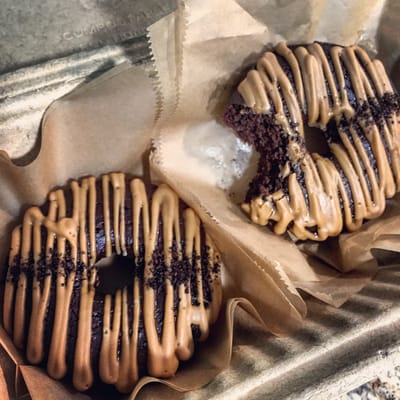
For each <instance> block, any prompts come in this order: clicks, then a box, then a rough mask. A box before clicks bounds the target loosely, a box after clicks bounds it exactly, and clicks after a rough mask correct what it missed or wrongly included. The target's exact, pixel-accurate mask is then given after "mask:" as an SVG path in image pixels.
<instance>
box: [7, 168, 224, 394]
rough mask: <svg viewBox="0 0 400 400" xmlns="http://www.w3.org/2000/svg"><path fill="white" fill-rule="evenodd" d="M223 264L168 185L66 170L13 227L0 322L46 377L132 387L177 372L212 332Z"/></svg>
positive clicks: (122, 388) (77, 385) (84, 387)
mask: <svg viewBox="0 0 400 400" xmlns="http://www.w3.org/2000/svg"><path fill="white" fill-rule="evenodd" d="M110 260H111V266H110V265H109V266H105V265H103V264H104V262H105V261H107V262H110ZM107 262H106V264H107ZM220 268H221V261H220V256H219V254H218V251H217V250H216V248H215V246H214V244H213V242H212V240H211V238H210V237H209V235H208V234H207V233H206V232H205V230H204V227H203V225H202V223H201V221H200V220H199V218H198V217H197V215H196V214H195V212H194V211H193V210H192V209H191V208H189V207H188V206H186V205H185V204H184V203H183V202H182V201H181V200H179V198H178V196H177V195H176V194H175V193H174V192H173V191H172V190H171V189H170V188H169V187H168V186H166V185H160V186H158V187H153V186H151V187H150V186H146V185H145V184H144V183H143V182H142V181H141V180H140V179H133V180H128V178H127V177H126V176H125V175H124V174H123V173H110V174H105V175H103V176H102V177H101V179H99V180H96V179H95V177H86V178H83V179H82V180H80V181H76V180H73V181H71V182H70V185H69V188H65V189H57V190H54V191H52V192H51V193H50V194H49V197H48V201H47V203H46V204H45V205H44V206H42V207H31V208H29V209H28V210H27V211H26V212H25V214H24V216H23V222H22V224H21V225H19V226H17V227H16V228H15V229H14V230H13V232H12V239H11V250H10V254H9V267H8V272H7V278H6V284H5V292H4V303H3V325H4V327H5V329H6V331H7V332H8V334H9V335H10V336H11V338H12V339H13V342H14V343H15V345H16V346H17V347H18V348H20V349H23V350H24V351H25V354H26V357H27V359H28V361H29V362H30V363H32V364H39V365H43V366H45V367H46V369H47V372H48V374H49V375H50V376H51V377H53V378H55V379H63V378H64V377H67V378H69V379H71V380H72V383H73V386H74V387H75V388H76V389H77V390H80V391H85V390H87V389H89V388H90V387H92V386H93V385H95V384H96V382H103V383H105V384H110V385H114V386H115V387H116V388H117V390H119V391H120V392H129V391H131V390H132V389H133V387H134V385H135V383H136V382H137V381H138V379H139V378H140V377H141V376H143V375H145V374H148V375H151V376H155V377H163V378H166V377H171V376H173V375H174V374H175V372H176V370H177V368H178V364H179V362H180V361H181V360H187V359H189V358H190V357H191V355H192V354H193V351H194V346H195V343H196V342H198V341H203V340H204V339H206V338H207V336H208V333H209V328H210V325H211V324H212V323H213V322H215V320H216V318H217V316H218V312H219V309H220V305H221V298H222V295H221V283H220ZM107 271H108V272H107ZM121 273H122V275H123V279H122V280H121V279H120V278H118V276H119V275H120V274H121ZM118 280H121V281H120V282H119V281H118Z"/></svg>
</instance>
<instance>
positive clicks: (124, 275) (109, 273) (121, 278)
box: [95, 254, 135, 295]
mask: <svg viewBox="0 0 400 400" xmlns="http://www.w3.org/2000/svg"><path fill="white" fill-rule="evenodd" d="M134 266H135V263H134V259H133V258H132V257H129V256H123V255H119V254H113V255H111V256H109V257H104V258H102V259H100V260H99V261H98V262H97V263H96V264H95V268H97V276H98V284H97V286H96V291H97V292H99V293H102V294H111V295H113V294H115V293H116V291H117V290H119V289H123V288H124V287H126V286H129V285H130V284H132V281H133V276H134V273H135V268H134Z"/></svg>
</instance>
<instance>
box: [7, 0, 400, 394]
mask: <svg viewBox="0 0 400 400" xmlns="http://www.w3.org/2000/svg"><path fill="white" fill-rule="evenodd" d="M395 8H396V4H395V1H383V0H368V1H361V0H358V1H353V2H351V4H347V2H343V3H338V2H335V1H316V0H315V1H312V0H295V1H284V0H275V1H270V2H267V3H266V4H265V2H264V1H261V0H250V1H249V0H247V1H245V0H241V1H237V2H236V1H234V0H220V1H218V2H216V1H211V0H204V1H201V2H198V1H194V0H193V1H185V2H183V1H179V4H178V9H177V11H176V12H175V13H172V14H170V15H168V16H166V17H165V18H163V19H161V20H160V21H158V22H156V23H155V24H154V25H153V26H151V27H150V29H149V39H150V44H151V50H152V61H153V67H154V69H155V72H156V74H155V76H156V79H149V77H148V74H147V73H146V72H145V71H144V70H143V69H142V68H139V67H130V66H126V65H123V66H120V67H117V68H115V69H113V70H111V71H109V72H108V73H106V74H104V75H103V76H101V77H100V78H98V79H95V80H93V81H92V82H91V83H89V84H87V85H84V86H82V87H81V88H80V89H78V90H76V91H74V92H73V93H71V94H70V95H69V96H66V97H65V98H63V99H61V100H60V101H58V102H56V103H54V104H53V105H52V106H51V107H50V109H49V110H48V112H47V113H46V115H45V117H44V120H43V126H42V140H41V149H40V152H39V155H38V157H37V158H36V159H35V160H34V161H33V162H32V163H31V164H30V165H27V166H25V167H17V166H15V165H13V164H12V162H11V161H10V160H9V159H8V157H7V156H6V154H4V153H1V158H0V163H1V168H0V181H1V182H2V191H1V193H0V262H1V261H2V260H4V259H5V258H6V255H7V249H8V237H9V231H10V228H11V227H12V226H13V225H14V223H15V220H16V219H17V218H18V216H19V215H21V213H22V212H23V210H24V209H25V207H26V206H27V205H30V204H40V203H42V202H43V201H44V200H45V196H46V194H47V193H48V191H49V190H50V189H51V188H52V187H54V186H56V185H63V184H65V182H66V181H68V179H70V178H73V177H74V178H75V177H80V176H82V175H87V174H93V175H99V174H101V173H103V172H108V171H110V170H122V171H124V172H128V173H131V174H134V175H139V176H145V178H148V169H147V163H148V153H149V149H150V147H151V139H152V138H155V142H154V145H153V151H152V153H151V159H150V167H151V172H152V177H153V179H156V180H163V181H166V182H167V183H169V184H170V185H171V186H172V187H173V188H174V189H175V190H176V191H177V192H178V194H179V195H180V196H181V197H182V198H183V199H184V200H185V201H187V202H188V204H189V205H190V206H192V207H193V208H194V209H196V211H197V212H198V213H199V215H200V216H201V217H202V219H203V220H204V222H205V224H206V225H207V228H208V230H209V231H210V233H211V235H212V236H213V238H214V240H215V241H216V243H217V245H218V247H219V249H220V251H221V253H222V256H223V261H224V264H225V266H224V269H223V287H224V297H225V306H224V308H223V309H222V311H221V315H220V318H219V320H218V322H217V323H216V326H215V327H214V329H213V330H212V332H211V336H210V338H209V340H208V341H207V342H206V343H204V344H202V345H201V346H200V349H199V351H198V352H196V354H195V356H194V358H193V359H192V360H191V361H190V362H189V363H187V364H185V365H184V366H183V367H182V368H180V370H179V371H178V373H177V375H176V376H175V377H173V378H171V379H169V380H157V379H153V378H149V377H145V378H143V379H142V380H141V381H140V382H139V384H138V385H137V387H136V388H135V390H134V391H133V393H132V394H131V395H130V396H125V397H129V398H130V399H133V398H135V397H138V398H141V397H143V398H172V397H174V398H179V397H180V395H179V394H178V393H177V392H175V391H173V392H171V390H170V389H168V387H170V388H172V389H174V390H176V391H186V390H193V389H196V388H198V387H201V386H202V385H204V384H206V383H207V382H209V381H210V380H211V379H212V378H213V377H214V376H215V375H216V374H218V372H219V371H221V370H222V369H224V368H226V367H227V366H228V365H229V360H230V356H231V352H232V338H233V335H234V324H233V321H234V314H235V308H236V307H237V306H238V305H240V306H241V307H242V308H244V309H245V310H247V311H248V312H249V314H251V315H253V316H254V317H256V318H257V319H258V320H259V321H260V322H261V323H262V324H263V325H264V327H265V328H266V329H267V330H268V331H270V332H273V333H275V334H285V333H288V332H290V331H292V330H293V329H295V328H296V327H297V326H298V325H299V324H300V323H301V321H302V319H303V318H304V317H305V316H306V312H307V308H306V303H305V302H304V300H303V299H302V297H301V296H300V294H299V291H298V289H303V290H305V291H307V292H309V293H311V294H313V295H314V296H316V297H318V298H320V299H321V300H323V301H325V302H327V303H329V304H333V305H336V306H339V305H340V304H342V303H343V302H344V301H345V300H346V299H347V298H348V297H349V296H350V295H351V294H352V293H354V292H355V291H357V290H359V289H360V288H361V287H363V286H364V285H365V284H366V282H368V280H369V279H370V278H371V276H372V274H373V271H374V270H376V268H377V261H376V258H375V257H373V254H375V255H376V254H377V253H376V252H374V251H375V250H376V249H377V248H379V249H380V250H382V252H381V253H380V255H382V254H384V253H385V251H386V250H391V249H395V250H397V248H398V247H399V245H398V234H397V232H396V228H395V227H396V220H397V215H398V214H397V212H396V207H397V204H398V203H397V202H396V201H393V202H391V204H392V205H393V207H392V206H390V207H389V208H388V212H387V215H386V216H385V218H387V219H386V220H384V222H383V220H379V221H375V222H374V221H373V222H371V223H369V224H367V225H365V227H364V228H363V229H362V231H360V232H358V233H355V234H349V235H347V236H346V235H341V236H340V237H339V238H338V239H335V240H334V241H328V242H326V243H324V244H314V243H306V244H305V245H304V246H303V248H301V249H300V248H299V247H298V246H296V245H295V244H294V243H292V242H290V241H288V240H287V239H284V238H281V237H277V236H274V235H272V234H270V233H269V232H268V231H266V230H265V229H263V228H261V227H258V226H254V225H252V224H251V223H250V222H249V221H248V220H247V217H245V216H244V215H243V214H242V212H241V211H240V209H239V206H238V204H239V203H240V201H241V196H243V194H244V193H245V191H246V188H247V183H248V181H249V179H250V177H251V171H252V168H253V169H254V166H255V164H256V155H255V154H254V153H253V151H252V149H251V148H250V147H248V146H246V145H244V144H243V143H241V142H240V141H239V140H238V139H237V138H236V137H235V136H234V135H233V133H232V132H231V131H230V130H227V129H226V128H225V127H224V126H223V125H222V124H221V123H220V115H221V113H222V111H223V107H224V104H225V102H226V101H227V99H228V98H229V96H230V93H231V92H232V91H233V89H234V86H235V84H236V82H237V80H238V77H239V76H240V73H241V71H242V70H243V68H244V67H246V66H247V65H249V64H251V63H252V62H254V61H255V60H256V58H257V56H258V55H259V54H260V52H262V50H263V49H265V48H267V47H269V46H270V45H272V44H273V43H276V42H277V41H279V40H288V41H290V42H310V41H312V40H316V39H318V40H329V41H333V42H338V43H342V44H350V43H354V42H360V43H361V44H363V45H364V46H366V47H367V48H368V49H369V50H373V51H374V50H377V51H378V52H379V55H380V56H381V58H382V59H383V60H384V62H385V63H386V65H387V66H388V68H389V69H390V70H393V71H395V70H396V68H397V60H398V55H399V53H400V46H399V43H398V39H397V38H398V34H397V33H398V24H397V20H396V19H395V18H393V9H395ZM334 16H337V18H334ZM151 69H153V68H151ZM389 227H390V229H389ZM366 241H367V243H368V244H367V245H366ZM360 243H363V245H364V247H363V249H364V251H362V248H360V245H359V244H360ZM357 246H358V247H357ZM332 249H334V251H335V253H333V251H332ZM350 249H351V251H350ZM370 249H372V250H371V251H370ZM353 252H354V253H353ZM333 254H336V255H337V254H339V255H340V257H339V256H336V257H332V255H333ZM356 254H358V255H357V256H355V257H353V255H356ZM346 257H347V258H346ZM345 260H348V261H350V262H349V263H347V261H345ZM1 265H4V263H3V262H2V264H1ZM332 266H334V267H335V268H332ZM342 271H346V273H343V272H342ZM2 272H3V273H4V271H2ZM0 344H1V347H2V350H4V355H3V354H1V356H2V358H1V360H2V362H1V368H0V395H3V392H4V393H7V395H8V394H10V393H11V394H23V393H25V392H27V391H28V392H29V393H30V395H31V396H32V398H33V399H34V400H36V399H42V398H45V397H48V395H49V393H51V397H52V398H54V399H67V398H68V399H70V398H74V399H79V400H83V399H100V398H101V396H99V395H98V394H97V395H93V394H91V395H90V396H89V395H88V394H81V393H77V392H75V391H74V390H73V389H71V387H70V386H69V385H67V384H64V383H61V382H55V381H53V380H52V379H50V378H49V377H48V376H47V375H46V374H45V373H44V372H43V370H41V369H40V368H37V367H34V366H28V365H25V361H24V359H23V356H22V355H21V354H19V352H18V351H17V350H16V349H15V348H14V346H13V345H12V343H11V341H10V339H9V338H8V337H7V335H6V334H5V332H4V331H3V330H0ZM10 376H11V377H12V379H13V380H14V381H13V382H11V383H10ZM4 382H6V387H5V386H4ZM150 382H161V383H164V385H155V386H154V385H151V386H150V388H149V389H148V388H147V387H146V388H145V390H144V392H142V388H143V386H145V385H147V384H148V383H150ZM2 391H3V392H2ZM141 393H142V394H141ZM7 395H5V396H7ZM1 398H3V397H1ZM4 398H7V397H4ZM121 398H123V396H121Z"/></svg>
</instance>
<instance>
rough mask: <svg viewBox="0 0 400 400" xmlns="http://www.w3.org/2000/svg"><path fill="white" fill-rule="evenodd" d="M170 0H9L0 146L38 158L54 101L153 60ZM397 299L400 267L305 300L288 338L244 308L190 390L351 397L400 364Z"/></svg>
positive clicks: (240, 395)
mask: <svg viewBox="0 0 400 400" xmlns="http://www.w3.org/2000/svg"><path fill="white" fill-rule="evenodd" d="M173 3H174V1H161V0H158V1H157V0H154V1H148V2H146V1H132V0H129V1H127V0H122V1H119V2H118V1H112V0H110V1H108V2H106V1H103V0H71V1H69V2H58V1H54V0H47V1H43V0H41V1H39V0H18V1H17V2H14V1H12V0H3V2H2V12H0V26H1V28H0V127H1V129H0V148H2V149H6V150H7V151H8V153H9V154H10V156H11V157H12V158H15V159H16V160H17V162H18V163H20V164H24V163H26V162H28V161H29V160H30V159H32V157H34V155H35V152H36V151H37V148H38V146H35V143H36V144H37V141H38V129H39V125H40V120H41V118H42V115H43V112H44V110H45V109H46V108H47V107H48V105H49V104H50V103H51V102H52V101H53V100H55V99H56V98H59V97H61V96H63V95H64V94H66V93H68V92H70V91H71V90H72V89H74V88H75V87H77V86H78V85H79V84H81V83H83V82H85V81H88V80H90V79H91V78H93V77H94V76H96V75H98V74H99V73H101V72H102V71H105V70H107V69H109V68H111V67H112V66H114V65H117V64H119V63H121V62H125V61H128V62H133V63H143V62H147V61H148V60H149V54H148V47H147V42H146V38H145V36H144V33H145V27H146V26H147V25H148V24H150V23H151V22H153V21H155V20H156V19H158V18H160V17H161V16H162V15H165V14H167V13H168V12H170V11H172V10H173ZM57 7H58V9H57ZM146 7H147V8H146ZM49 15H52V17H51V18H50V17H49ZM126 21H130V22H129V23H130V24H132V23H133V22H132V21H135V22H134V27H133V28H132V25H131V26H128V25H127V23H126ZM38 25H39V26H38ZM121 41H123V42H124V43H122V44H121ZM27 149H28V150H29V151H28V153H27ZM399 300H400V268H399V267H397V268H392V269H386V270H382V271H380V273H379V274H378V276H377V278H376V279H375V280H374V281H372V282H371V283H370V284H369V285H368V287H366V288H365V289H363V290H362V291H361V292H360V293H359V294H357V295H355V296H353V297H352V298H351V299H350V300H349V301H348V302H347V303H346V304H345V305H344V306H342V307H341V308H339V309H335V308H333V307H329V306H326V305H324V304H322V303H320V302H318V301H316V300H313V299H311V298H310V299H308V300H307V303H308V308H309V315H308V318H307V319H306V321H305V322H304V326H303V327H302V329H300V330H299V331H298V332H296V333H295V334H293V335H292V336H289V337H283V338H278V337H273V336H271V335H269V334H267V333H265V332H264V331H263V330H262V329H261V328H260V327H259V326H258V325H257V324H256V323H255V322H254V321H252V320H251V319H249V318H248V317H247V316H246V315H245V314H244V313H243V312H240V313H239V314H238V317H237V321H236V328H235V336H234V352H233V357H232V362H231V365H230V367H229V369H227V370H226V371H224V372H222V373H221V374H220V375H218V376H217V377H216V379H215V380H213V381H212V382H211V383H210V384H209V385H208V386H206V387H205V388H203V389H201V390H197V391H194V392H191V393H187V394H185V395H184V398H185V399H187V400H200V399H201V400H203V399H212V400H222V399H223V400H225V399H229V400H230V399H232V400H236V399H237V400H239V399H254V400H258V399H260V400H261V399H263V400H264V399H290V400H292V399H293V400H294V399H313V400H314V399H338V398H339V399H347V398H348V395H347V392H349V391H350V390H352V389H354V388H356V387H357V386H359V385H361V384H363V383H365V382H368V381H369V380H371V379H373V378H374V377H380V378H381V380H384V379H385V378H387V377H388V376H389V375H390V376H391V377H393V374H396V373H397V372H393V371H394V370H395V371H397V370H396V367H398V368H399V369H400V337H399V335H398V333H397V332H399V328H400V301H399ZM399 376H400V373H399ZM399 387H400V380H399ZM146 398H148V397H146Z"/></svg>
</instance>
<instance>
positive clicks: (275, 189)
mask: <svg viewBox="0 0 400 400" xmlns="http://www.w3.org/2000/svg"><path fill="white" fill-rule="evenodd" d="M238 93H239V94H240V96H238V97H239V101H236V100H233V101H232V104H230V105H229V106H228V107H227V109H226V111H225V114H224V121H225V122H226V124H227V125H228V126H229V127H232V128H233V129H234V130H235V131H236V133H237V135H238V136H239V137H240V138H242V139H243V140H244V141H245V142H247V143H250V144H252V145H254V148H255V150H256V151H257V152H258V153H259V154H260V160H259V164H258V171H257V175H256V176H255V178H254V179H253V181H252V182H251V183H250V185H249V189H248V192H247V195H246V199H245V201H244V203H243V204H242V208H243V210H245V212H246V213H248V214H249V216H250V218H251V219H252V221H253V222H255V223H257V224H260V225H268V226H270V227H271V228H272V229H273V231H274V232H275V233H277V234H279V235H281V234H284V233H285V232H287V231H288V230H290V232H291V233H292V234H294V235H295V236H296V237H297V238H298V239H301V240H304V239H312V240H319V241H321V240H325V239H326V238H328V237H329V236H336V235H338V234H340V233H341V232H342V231H343V230H347V231H355V230H357V229H359V228H360V226H361V224H362V223H363V222H364V221H365V220H369V219H373V218H377V217H379V216H380V215H381V214H382V213H383V211H384V210H385V206H386V199H388V198H391V197H392V196H394V194H395V193H396V192H398V191H399V187H400V158H399V146H400V140H399V112H400V101H399V96H398V94H397V93H396V92H395V90H394V88H393V86H392V84H391V82H390V80H389V78H388V76H387V73H386V71H385V68H384V66H383V64H382V63H381V62H380V61H379V60H371V59H370V57H369V56H368V54H367V52H366V51H365V50H363V49H362V48H361V47H359V46H347V47H344V46H339V45H334V44H325V43H324V44H322V43H312V44H309V45H304V46H302V45H301V46H288V45H286V44H285V43H280V44H278V45H277V46H276V47H275V48H274V50H273V51H267V52H266V53H264V54H263V55H262V56H261V57H260V59H259V60H258V61H257V64H256V66H255V67H254V68H252V69H251V70H250V71H248V73H247V75H246V77H245V78H244V79H243V80H242V82H241V83H240V84H239V86H238ZM311 128H313V129H314V130H315V129H317V130H318V132H317V141H318V143H319V145H318V146H319V149H318V150H319V151H318V152H310V151H309V149H308V148H309V147H310V144H309V142H308V134H307V133H308V132H310V131H311ZM323 150H324V151H323ZM322 151H323V152H322Z"/></svg>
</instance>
